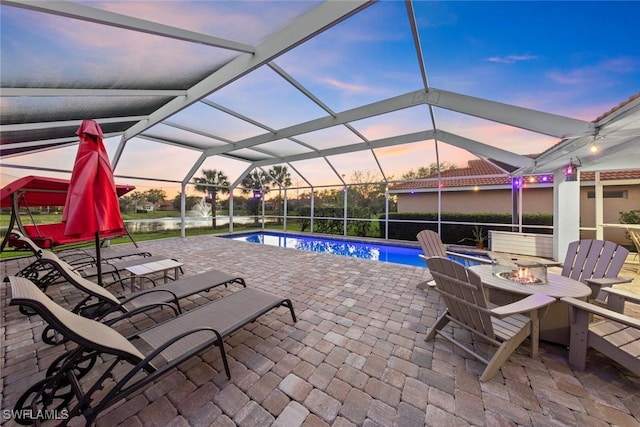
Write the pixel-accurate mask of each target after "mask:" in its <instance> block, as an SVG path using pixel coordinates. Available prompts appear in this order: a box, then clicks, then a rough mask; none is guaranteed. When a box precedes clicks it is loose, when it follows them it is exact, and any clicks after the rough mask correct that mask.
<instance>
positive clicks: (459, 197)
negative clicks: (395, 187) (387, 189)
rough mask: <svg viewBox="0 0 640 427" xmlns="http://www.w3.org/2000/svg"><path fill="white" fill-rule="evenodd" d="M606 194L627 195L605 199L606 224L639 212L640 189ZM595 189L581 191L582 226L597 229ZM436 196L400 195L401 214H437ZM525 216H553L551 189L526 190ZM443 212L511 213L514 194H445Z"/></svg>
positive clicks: (615, 235)
mask: <svg viewBox="0 0 640 427" xmlns="http://www.w3.org/2000/svg"><path fill="white" fill-rule="evenodd" d="M604 188H605V191H612V190H620V191H626V192H627V197H626V198H622V199H619V198H605V199H604V222H605V223H609V224H618V223H619V222H620V212H621V211H630V210H633V209H640V185H616V186H613V185H607V186H605V187H604ZM589 191H592V192H593V191H595V188H594V186H583V187H581V188H580V218H581V219H580V226H581V227H595V206H596V201H595V198H588V193H589ZM437 203H438V196H437V193H414V194H408V193H402V194H398V212H399V213H403V212H436V211H437V209H438V204H437ZM522 204H523V213H525V214H537V213H544V214H553V189H552V188H525V189H524V190H523V193H522ZM442 212H464V213H472V212H489V213H507V214H509V213H511V190H508V189H505V190H484V191H482V190H481V191H443V192H442ZM595 237H596V236H595V231H582V232H581V238H595ZM604 239H605V240H610V241H613V242H616V243H619V244H622V245H625V246H628V245H629V244H630V241H629V240H628V239H627V238H626V237H625V230H624V229H622V228H621V229H613V228H605V230H604Z"/></svg>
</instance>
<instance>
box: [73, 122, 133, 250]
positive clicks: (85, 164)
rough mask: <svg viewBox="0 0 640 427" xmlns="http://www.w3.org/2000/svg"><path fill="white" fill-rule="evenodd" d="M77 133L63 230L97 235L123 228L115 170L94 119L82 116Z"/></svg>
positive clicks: (74, 234)
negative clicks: (114, 175)
mask: <svg viewBox="0 0 640 427" xmlns="http://www.w3.org/2000/svg"><path fill="white" fill-rule="evenodd" d="M76 134H77V135H78V136H79V137H80V145H79V146H78V154H77V155H76V161H75V163H74V165H73V172H72V173H71V182H70V183H69V191H68V192H67V201H66V203H65V205H64V211H63V212H62V222H64V223H66V227H65V229H64V234H65V235H67V236H73V237H83V236H87V237H89V236H92V235H95V236H96V240H97V238H98V236H99V233H113V232H115V231H118V230H124V223H123V222H122V215H121V214H120V205H119V203H118V196H117V193H116V186H115V183H114V181H113V171H112V170H111V163H110V162H109V157H108V155H107V150H106V149H105V148H104V144H103V142H102V129H100V125H99V124H98V123H97V122H96V121H95V120H83V121H82V124H81V125H80V127H79V128H78V131H77V132H76Z"/></svg>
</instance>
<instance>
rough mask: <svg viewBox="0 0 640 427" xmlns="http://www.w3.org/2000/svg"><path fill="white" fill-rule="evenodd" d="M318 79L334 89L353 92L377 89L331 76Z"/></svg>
mask: <svg viewBox="0 0 640 427" xmlns="http://www.w3.org/2000/svg"><path fill="white" fill-rule="evenodd" d="M318 81H320V82H321V83H324V84H325V85H326V86H330V87H332V88H334V89H340V90H346V91H348V92H351V93H366V92H374V91H375V90H374V89H373V88H371V87H369V86H363V85H356V84H351V83H347V82H343V81H340V80H337V79H334V78H331V77H323V78H319V79H318Z"/></svg>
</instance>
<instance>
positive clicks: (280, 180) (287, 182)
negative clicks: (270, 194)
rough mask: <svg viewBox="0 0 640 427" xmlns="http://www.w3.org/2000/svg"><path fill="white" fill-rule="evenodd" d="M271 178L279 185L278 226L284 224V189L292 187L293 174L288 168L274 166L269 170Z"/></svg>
mask: <svg viewBox="0 0 640 427" xmlns="http://www.w3.org/2000/svg"><path fill="white" fill-rule="evenodd" d="M269 176H270V177H271V179H272V180H273V181H274V182H276V183H277V184H278V224H280V223H281V222H282V218H280V216H281V215H282V212H281V209H282V187H285V188H286V187H291V174H290V173H289V170H288V169H287V167H286V166H279V165H276V166H273V167H272V168H271V169H269Z"/></svg>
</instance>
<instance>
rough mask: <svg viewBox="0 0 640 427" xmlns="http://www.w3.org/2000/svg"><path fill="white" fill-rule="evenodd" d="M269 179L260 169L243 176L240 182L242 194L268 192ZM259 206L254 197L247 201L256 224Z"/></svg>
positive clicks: (258, 201) (258, 200)
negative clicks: (256, 191) (255, 191)
mask: <svg viewBox="0 0 640 427" xmlns="http://www.w3.org/2000/svg"><path fill="white" fill-rule="evenodd" d="M270 180H271V177H270V176H269V175H267V174H266V173H265V172H264V171H263V170H262V169H254V170H253V172H251V173H250V174H249V175H247V176H245V177H244V179H243V180H242V187H243V189H242V193H243V194H246V193H250V192H253V191H254V190H260V192H261V193H260V194H262V191H265V192H266V191H269V181H270ZM259 206H260V199H256V198H254V197H252V198H250V199H249V209H250V210H251V213H252V214H253V216H254V222H255V223H256V224H257V223H258V208H259Z"/></svg>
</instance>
